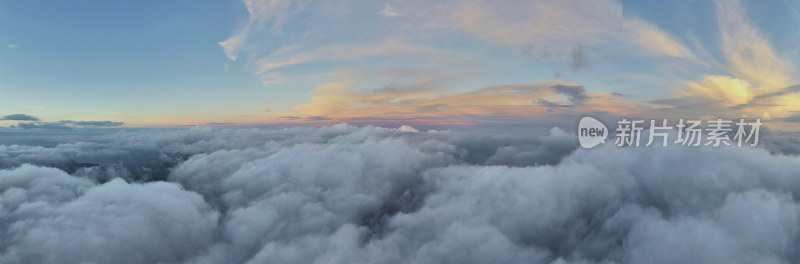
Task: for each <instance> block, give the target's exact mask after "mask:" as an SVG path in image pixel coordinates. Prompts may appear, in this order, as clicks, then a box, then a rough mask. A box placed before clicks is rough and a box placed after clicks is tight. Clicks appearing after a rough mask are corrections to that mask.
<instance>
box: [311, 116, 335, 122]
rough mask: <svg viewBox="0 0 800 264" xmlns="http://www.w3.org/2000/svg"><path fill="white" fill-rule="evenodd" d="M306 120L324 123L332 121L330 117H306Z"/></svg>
mask: <svg viewBox="0 0 800 264" xmlns="http://www.w3.org/2000/svg"><path fill="white" fill-rule="evenodd" d="M306 120H311V121H323V120H331V118H330V117H326V116H310V117H306Z"/></svg>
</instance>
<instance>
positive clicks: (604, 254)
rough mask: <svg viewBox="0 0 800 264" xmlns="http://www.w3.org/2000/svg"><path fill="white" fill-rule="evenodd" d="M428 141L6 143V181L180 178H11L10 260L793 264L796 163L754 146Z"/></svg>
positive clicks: (349, 132)
mask: <svg viewBox="0 0 800 264" xmlns="http://www.w3.org/2000/svg"><path fill="white" fill-rule="evenodd" d="M415 130H416V129H414V128H411V127H404V128H399V129H386V128H377V127H363V128H357V127H353V126H348V125H344V124H339V125H335V126H331V127H322V128H293V129H279V130H255V129H212V128H205V127H196V128H192V129H186V130H127V131H123V132H119V133H113V134H107V135H102V136H98V137H93V136H85V135H84V136H82V137H80V139H81V140H84V141H86V142H76V143H69V144H61V145H57V146H55V147H30V146H3V148H2V149H0V156H2V159H0V161H3V162H6V165H3V166H2V167H3V168H8V166H12V167H15V166H16V165H15V164H19V163H20V162H23V163H33V164H38V165H48V164H50V165H52V164H69V163H70V162H77V163H86V162H94V163H97V164H98V166H101V167H102V166H105V165H108V164H115V163H116V164H122V165H123V166H122V167H128V165H133V164H138V165H137V166H144V167H147V168H150V169H153V170H154V169H158V168H159V167H158V166H159V164H163V163H167V164H168V166H169V167H168V171H171V172H170V173H169V175H168V177H164V178H161V179H144V180H140V181H148V182H147V183H144V182H136V181H135V180H134V178H135V176H134V175H133V174H122V175H121V176H122V177H132V178H128V181H127V182H126V181H124V180H122V179H119V178H117V179H113V177H109V176H108V175H106V176H103V175H102V174H106V173H115V172H112V171H109V170H105V171H89V170H87V169H86V168H84V169H83V170H78V171H77V172H75V173H73V174H72V175H70V174H67V173H66V172H64V171H62V170H59V169H54V168H43V167H36V166H33V165H23V166H21V167H16V168H9V169H2V170H0V215H2V216H3V217H0V235H2V236H3V237H4V238H7V239H4V240H3V242H2V243H0V262H3V263H26V262H37V263H80V262H98V263H104V262H112V261H116V262H121V263H141V262H169V263H263V262H281V263H321V262H326V263H328V262H333V263H444V262H450V263H485V262H493V263H520V262H556V263H587V262H589V263H598V262H600V263H602V262H608V263H620V262H628V261H630V262H649V263H675V262H680V263H691V262H714V263H717V262H734V263H735V262H739V261H741V262H746V263H753V262H763V261H773V262H790V261H791V260H792V259H793V258H794V253H793V249H794V248H796V247H797V241H796V239H794V238H795V237H796V236H797V234H798V233H800V222H798V221H797V220H798V213H799V212H800V203H798V202H797V201H795V200H794V199H793V197H795V196H797V195H800V180H798V178H797V177H794V175H793V174H792V173H789V172H792V171H798V170H800V162H799V161H800V160H799V159H800V158H798V157H796V156H784V155H772V154H770V153H768V152H767V151H766V150H763V149H750V148H738V149H737V148H734V149H718V148H681V147H667V148H618V147H615V146H611V145H604V146H601V147H599V148H595V149H592V150H577V151H575V149H576V145H577V144H576V143H575V137H574V135H571V134H567V133H566V132H564V131H562V130H560V129H553V130H552V131H551V133H550V135H549V136H546V137H534V136H528V135H502V134H490V135H484V134H470V133H444V134H442V133H409V132H408V131H415ZM63 140H68V141H69V140H71V139H69V138H66V139H63ZM784 147H785V146H784ZM573 151H574V152H573ZM570 153H571V154H570ZM150 159H154V160H155V161H157V162H152V161H150ZM12 161H13V162H12ZM159 162H160V163H159ZM104 164H105V165H104ZM491 164H498V165H491ZM506 165H511V166H506ZM544 165H546V166H544ZM106 168H111V167H106ZM140 171H145V170H143V169H142V170H140ZM90 172H91V173H90ZM92 173H93V174H92ZM90 174H91V175H93V176H90ZM98 175H99V177H98ZM98 181H101V182H105V183H100V182H98ZM75 241H81V243H75ZM453 252H462V253H460V254H453Z"/></svg>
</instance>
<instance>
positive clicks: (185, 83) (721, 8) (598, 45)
mask: <svg viewBox="0 0 800 264" xmlns="http://www.w3.org/2000/svg"><path fill="white" fill-rule="evenodd" d="M797 25H800V3H798V2H796V1H789V0H784V1H751V0H748V1H722V0H718V1H603V0H601V1H578V0H568V1H555V0H542V1H482V0H468V1H421V0H419V1H418V0H401V1H305V0H300V1H284V0H245V1H243V2H242V1H113V2H103V1H63V2H45V1H2V2H0V44H2V46H0V91H2V94H3V96H0V116H11V115H14V114H24V115H26V116H31V117H35V118H36V119H38V121H35V120H14V118H6V119H11V120H0V126H10V125H17V124H19V123H29V122H30V123H34V122H38V123H39V124H44V123H48V122H58V121H62V120H69V121H110V122H112V123H104V124H117V123H114V122H123V123H124V126H128V127H177V126H182V125H194V124H212V125H214V124H216V125H230V126H256V125H261V124H288V125H293V124H329V123H338V122H348V123H353V124H401V123H402V124H411V125H423V126H425V125H427V126H448V125H454V126H460V125H466V126H469V125H476V124H488V125H490V126H503V125H513V124H518V123H520V122H541V123H552V122H555V121H554V120H556V121H557V120H561V119H563V118H564V117H568V116H576V115H586V114H589V115H609V116H639V117H654V118H661V117H664V118H668V117H697V118H704V117H727V118H738V117H749V118H756V117H757V118H762V119H765V120H769V123H768V124H769V125H771V126H772V127H773V128H778V129H788V130H798V129H800V113H798V112H797V111H800V97H799V96H798V95H800V87H797V86H793V85H795V84H797V83H798V78H797V73H798V65H799V64H800V57H799V56H800V54H798V51H800V48H798V47H800V29H798V28H797ZM70 124H74V122H73V123H70Z"/></svg>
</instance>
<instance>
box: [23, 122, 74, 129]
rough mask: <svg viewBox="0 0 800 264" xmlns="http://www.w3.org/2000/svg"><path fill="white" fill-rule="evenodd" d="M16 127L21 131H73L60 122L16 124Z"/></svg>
mask: <svg viewBox="0 0 800 264" xmlns="http://www.w3.org/2000/svg"><path fill="white" fill-rule="evenodd" d="M17 127H19V128H22V129H47V130H70V129H74V128H73V127H71V126H67V124H66V123H62V122H30V123H18V124H17Z"/></svg>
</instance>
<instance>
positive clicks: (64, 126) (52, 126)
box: [17, 120, 125, 130]
mask: <svg viewBox="0 0 800 264" xmlns="http://www.w3.org/2000/svg"><path fill="white" fill-rule="evenodd" d="M123 124H125V123H124V122H114V121H72V120H61V121H58V122H29V123H19V124H17V127H19V128H22V129H46V130H71V129H75V128H80V127H118V126H121V125H123Z"/></svg>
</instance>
